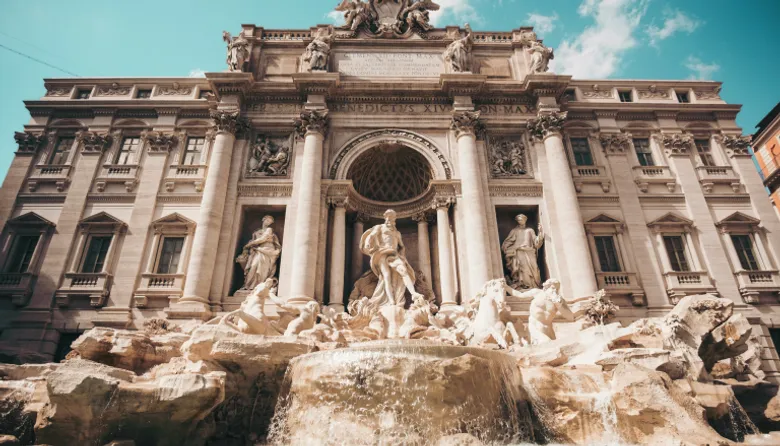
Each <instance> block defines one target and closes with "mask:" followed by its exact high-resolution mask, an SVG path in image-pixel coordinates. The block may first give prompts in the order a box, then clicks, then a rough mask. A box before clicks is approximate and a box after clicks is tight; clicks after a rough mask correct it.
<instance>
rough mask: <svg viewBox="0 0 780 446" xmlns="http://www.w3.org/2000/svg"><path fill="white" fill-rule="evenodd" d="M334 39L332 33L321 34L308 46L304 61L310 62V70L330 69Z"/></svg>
mask: <svg viewBox="0 0 780 446" xmlns="http://www.w3.org/2000/svg"><path fill="white" fill-rule="evenodd" d="M332 40H333V35H332V34H329V35H320V36H317V37H315V38H314V40H312V42H311V43H310V44H309V46H307V47H306V53H305V54H304V55H303V60H304V62H309V71H328V59H329V58H330V43H331V41H332Z"/></svg>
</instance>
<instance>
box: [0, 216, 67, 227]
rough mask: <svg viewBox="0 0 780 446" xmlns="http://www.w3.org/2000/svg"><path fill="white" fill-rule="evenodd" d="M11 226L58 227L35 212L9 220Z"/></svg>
mask: <svg viewBox="0 0 780 446" xmlns="http://www.w3.org/2000/svg"><path fill="white" fill-rule="evenodd" d="M8 224H9V225H19V226H22V225H23V226H52V227H53V226H56V225H55V224H54V223H52V222H51V221H49V220H47V219H45V218H43V217H41V216H40V215H38V214H36V213H35V212H28V213H26V214H22V215H20V216H18V217H15V218H12V219H10V220H8Z"/></svg>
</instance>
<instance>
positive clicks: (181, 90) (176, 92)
mask: <svg viewBox="0 0 780 446" xmlns="http://www.w3.org/2000/svg"><path fill="white" fill-rule="evenodd" d="M191 94H192V87H182V86H180V85H179V83H178V82H174V83H173V85H171V86H160V87H157V96H189V95H191Z"/></svg>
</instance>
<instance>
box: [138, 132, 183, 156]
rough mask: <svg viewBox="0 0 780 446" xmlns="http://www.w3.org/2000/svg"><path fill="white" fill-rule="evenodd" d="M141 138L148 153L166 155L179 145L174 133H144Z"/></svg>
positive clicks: (177, 136) (176, 135)
mask: <svg viewBox="0 0 780 446" xmlns="http://www.w3.org/2000/svg"><path fill="white" fill-rule="evenodd" d="M141 136H142V137H143V139H144V141H146V143H147V144H148V146H149V153H168V152H170V151H171V150H172V149H173V148H174V147H176V145H177V144H178V143H179V135H178V134H176V133H163V132H144V133H143V134H142V135H141Z"/></svg>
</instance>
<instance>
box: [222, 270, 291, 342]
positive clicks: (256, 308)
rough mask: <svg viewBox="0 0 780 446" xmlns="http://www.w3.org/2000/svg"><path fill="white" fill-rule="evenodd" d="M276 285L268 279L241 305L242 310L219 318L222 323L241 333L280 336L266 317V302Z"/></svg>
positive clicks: (272, 280)
mask: <svg viewBox="0 0 780 446" xmlns="http://www.w3.org/2000/svg"><path fill="white" fill-rule="evenodd" d="M276 284H277V282H276V279H274V278H268V279H266V280H265V281H264V282H262V283H260V284H259V285H257V286H256V287H255V289H254V290H252V293H250V294H249V295H248V296H247V297H246V299H244V302H243V303H241V308H239V309H238V310H235V311H231V312H230V313H228V314H226V315H224V316H222V317H221V318H218V319H219V320H220V323H221V324H223V325H226V326H228V327H230V328H232V329H234V330H236V331H238V332H241V333H246V334H258V335H271V334H273V335H279V334H280V331H279V330H278V328H276V326H275V324H274V323H273V322H272V321H271V320H269V319H268V318H267V317H266V315H265V301H266V299H269V298H270V294H271V290H272V289H274V288H275V287H276Z"/></svg>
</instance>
